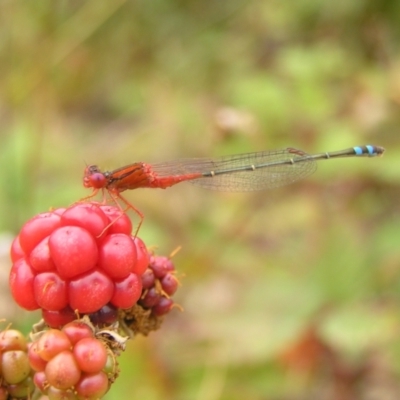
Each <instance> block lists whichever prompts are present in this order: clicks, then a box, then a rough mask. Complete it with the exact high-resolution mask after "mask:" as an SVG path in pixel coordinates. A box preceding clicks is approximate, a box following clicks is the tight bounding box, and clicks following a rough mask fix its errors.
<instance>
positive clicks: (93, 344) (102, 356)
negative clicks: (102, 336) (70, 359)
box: [73, 337, 107, 374]
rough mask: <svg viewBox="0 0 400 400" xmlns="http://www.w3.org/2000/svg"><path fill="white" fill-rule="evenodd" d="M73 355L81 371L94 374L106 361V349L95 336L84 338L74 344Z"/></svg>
mask: <svg viewBox="0 0 400 400" xmlns="http://www.w3.org/2000/svg"><path fill="white" fill-rule="evenodd" d="M73 355H74V357H75V360H76V362H77V363H78V365H79V368H80V369H81V370H82V371H83V372H88V373H91V374H94V373H96V372H99V371H101V370H102V369H103V368H104V367H105V365H106V362H107V350H106V348H105V346H104V345H103V344H102V343H101V342H100V341H99V340H98V339H96V338H94V337H92V338H85V339H82V340H80V341H79V342H78V343H76V345H75V346H74V350H73Z"/></svg>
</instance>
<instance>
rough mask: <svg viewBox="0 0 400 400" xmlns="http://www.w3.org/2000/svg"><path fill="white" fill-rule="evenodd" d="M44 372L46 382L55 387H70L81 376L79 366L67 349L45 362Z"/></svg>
mask: <svg viewBox="0 0 400 400" xmlns="http://www.w3.org/2000/svg"><path fill="white" fill-rule="evenodd" d="M45 373H46V378H47V381H48V383H49V384H50V385H52V386H54V387H55V388H57V389H68V388H71V387H72V386H74V385H76V384H77V383H78V381H79V379H80V377H81V371H80V369H79V366H78V364H77V362H76V361H75V357H74V356H73V354H72V353H71V352H70V351H69V350H64V351H62V352H61V353H58V354H57V355H56V356H54V357H53V358H52V359H51V360H50V361H49V362H48V363H47V365H46V369H45Z"/></svg>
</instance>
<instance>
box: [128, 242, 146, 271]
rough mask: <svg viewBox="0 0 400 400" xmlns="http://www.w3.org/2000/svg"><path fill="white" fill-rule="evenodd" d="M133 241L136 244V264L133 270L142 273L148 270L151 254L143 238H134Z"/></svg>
mask: <svg viewBox="0 0 400 400" xmlns="http://www.w3.org/2000/svg"><path fill="white" fill-rule="evenodd" d="M133 242H134V243H135V245H136V258H137V260H136V266H135V269H134V270H133V271H132V272H134V273H135V274H138V275H142V274H143V273H144V271H146V269H147V267H148V266H149V262H150V256H149V253H148V251H147V249H146V246H145V244H144V243H143V240H142V239H139V238H138V237H134V238H133Z"/></svg>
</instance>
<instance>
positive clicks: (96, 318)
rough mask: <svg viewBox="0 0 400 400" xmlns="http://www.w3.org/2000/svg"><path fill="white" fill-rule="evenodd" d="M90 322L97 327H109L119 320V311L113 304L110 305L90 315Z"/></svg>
mask: <svg viewBox="0 0 400 400" xmlns="http://www.w3.org/2000/svg"><path fill="white" fill-rule="evenodd" d="M89 318H90V321H91V322H92V324H94V325H96V326H107V325H111V324H112V323H114V322H115V321H116V320H117V318H118V310H117V308H116V307H114V306H113V305H112V304H110V303H108V304H106V305H105V306H103V307H101V308H100V310H98V311H96V312H94V313H91V314H89Z"/></svg>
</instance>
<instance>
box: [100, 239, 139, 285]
mask: <svg viewBox="0 0 400 400" xmlns="http://www.w3.org/2000/svg"><path fill="white" fill-rule="evenodd" d="M135 265H136V246H135V244H134V243H133V240H132V239H131V237H130V236H128V235H124V234H122V233H114V234H112V235H108V236H107V237H106V238H105V239H104V240H103V241H102V243H101V245H100V248H99V262H98V266H99V267H100V268H102V269H103V270H104V271H105V272H106V273H107V275H108V276H110V277H111V278H116V279H122V278H126V277H127V276H128V275H129V274H130V273H131V272H132V271H133V270H134V268H135Z"/></svg>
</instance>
